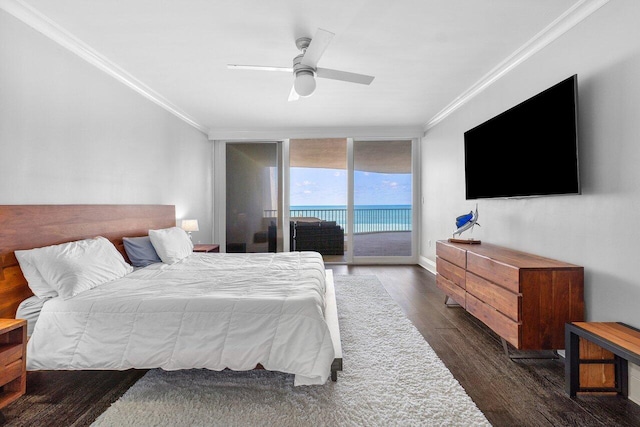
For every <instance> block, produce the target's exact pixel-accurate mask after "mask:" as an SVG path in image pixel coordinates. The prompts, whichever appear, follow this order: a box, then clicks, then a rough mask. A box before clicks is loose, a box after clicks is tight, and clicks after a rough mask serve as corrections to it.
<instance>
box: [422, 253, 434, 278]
mask: <svg viewBox="0 0 640 427" xmlns="http://www.w3.org/2000/svg"><path fill="white" fill-rule="evenodd" d="M418 265H420V267H422V268H424V269H425V270H428V271H430V272H431V273H433V274H436V263H435V262H433V261H431V260H430V259H429V258H427V257H423V256H422V255H420V259H419V260H418Z"/></svg>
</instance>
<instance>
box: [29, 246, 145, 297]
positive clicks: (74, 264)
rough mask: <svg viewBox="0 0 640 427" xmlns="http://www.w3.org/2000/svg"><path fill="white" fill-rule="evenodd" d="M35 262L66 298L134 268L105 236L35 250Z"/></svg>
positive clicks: (44, 276)
mask: <svg viewBox="0 0 640 427" xmlns="http://www.w3.org/2000/svg"><path fill="white" fill-rule="evenodd" d="M32 251H33V258H32V260H33V263H34V264H35V266H36V268H37V269H38V271H39V272H40V274H41V275H42V277H43V278H44V280H45V281H46V282H47V283H48V284H49V285H50V286H51V287H52V288H53V289H55V290H56V291H57V292H58V294H59V295H60V296H61V297H62V298H63V299H68V298H71V297H73V296H75V295H78V294H79V293H80V292H83V291H86V290H89V289H92V288H95V287H96V286H99V285H102V284H104V283H107V282H110V281H112V280H115V279H119V278H120V277H122V276H124V275H126V274H128V273H130V272H132V271H133V267H131V266H130V265H129V264H127V263H126V262H125V260H124V258H123V257H122V254H120V252H118V250H117V249H116V247H115V246H113V244H112V243H111V242H110V241H108V240H107V239H105V238H104V237H96V238H95V239H86V240H77V241H75V242H69V243H63V244H61V245H53V246H46V247H44V248H37V249H32Z"/></svg>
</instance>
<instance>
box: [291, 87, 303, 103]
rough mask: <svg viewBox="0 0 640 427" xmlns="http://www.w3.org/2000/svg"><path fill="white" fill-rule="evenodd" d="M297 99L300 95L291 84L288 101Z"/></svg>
mask: <svg viewBox="0 0 640 427" xmlns="http://www.w3.org/2000/svg"><path fill="white" fill-rule="evenodd" d="M298 99H300V95H298V92H296V89H295V88H294V87H293V85H291V92H289V102H291V101H297V100H298Z"/></svg>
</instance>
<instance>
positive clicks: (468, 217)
mask: <svg viewBox="0 0 640 427" xmlns="http://www.w3.org/2000/svg"><path fill="white" fill-rule="evenodd" d="M477 221H478V205H477V204H476V211H475V212H474V211H471V212H469V213H468V214H465V215H460V216H459V217H457V218H456V231H454V232H453V237H455V236H456V234H457V235H460V234H462V232H464V231H467V230H469V229H473V226H474V225H477V226H478V227H480V224H478V222H477ZM469 240H470V241H471V240H472V239H469ZM474 242H475V241H474Z"/></svg>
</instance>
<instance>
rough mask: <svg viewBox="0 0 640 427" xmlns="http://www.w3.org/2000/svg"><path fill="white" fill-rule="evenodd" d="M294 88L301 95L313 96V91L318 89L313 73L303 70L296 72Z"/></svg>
mask: <svg viewBox="0 0 640 427" xmlns="http://www.w3.org/2000/svg"><path fill="white" fill-rule="evenodd" d="M293 88H294V89H295V91H296V93H297V94H298V95H300V96H311V95H312V94H313V91H315V90H316V79H315V78H314V77H313V73H306V72H301V73H298V74H296V79H295V80H294V82H293Z"/></svg>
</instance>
